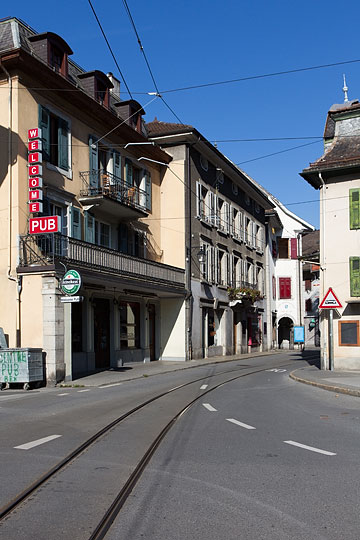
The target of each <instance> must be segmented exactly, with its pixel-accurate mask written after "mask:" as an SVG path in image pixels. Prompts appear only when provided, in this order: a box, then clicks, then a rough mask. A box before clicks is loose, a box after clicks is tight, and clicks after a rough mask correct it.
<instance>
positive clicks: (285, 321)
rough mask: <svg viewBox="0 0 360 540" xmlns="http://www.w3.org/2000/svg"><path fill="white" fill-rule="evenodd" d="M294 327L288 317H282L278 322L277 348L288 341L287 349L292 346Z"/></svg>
mask: <svg viewBox="0 0 360 540" xmlns="http://www.w3.org/2000/svg"><path fill="white" fill-rule="evenodd" d="M293 326H294V323H293V321H292V320H291V319H290V318H289V317H282V318H281V319H280V321H279V328H278V339H279V347H280V348H281V344H282V342H283V341H288V343H289V347H291V345H292V332H291V330H292V328H293Z"/></svg>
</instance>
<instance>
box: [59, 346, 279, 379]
mask: <svg viewBox="0 0 360 540" xmlns="http://www.w3.org/2000/svg"><path fill="white" fill-rule="evenodd" d="M277 353H279V351H267V352H263V353H252V354H242V355H238V354H237V355H229V356H214V357H212V358H202V359H201V360H191V361H190V362H164V361H162V360H157V361H156V362H146V363H143V362H133V363H128V364H125V365H124V366H123V367H121V368H117V369H115V368H110V369H107V370H104V371H98V372H97V373H93V374H91V375H86V376H85V377H79V378H76V379H74V380H73V381H69V382H62V383H59V384H58V385H57V386H61V387H66V386H90V387H91V386H92V387H94V386H108V385H110V384H119V383H122V382H125V381H131V380H134V379H140V378H142V377H151V376H153V375H159V374H160V373H170V372H172V371H179V370H183V369H190V368H195V367H199V366H209V365H212V364H222V363H224V362H233V361H234V360H246V359H247V358H255V357H258V356H268V355H270V354H277Z"/></svg>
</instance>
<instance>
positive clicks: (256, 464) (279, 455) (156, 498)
mask: <svg viewBox="0 0 360 540" xmlns="http://www.w3.org/2000/svg"><path fill="white" fill-rule="evenodd" d="M359 405H360V403H359V400H358V398H355V397H348V396H337V395H336V394H334V393H330V392H329V393H328V392H324V391H322V390H319V389H315V388H310V387H307V386H305V385H301V384H299V383H296V382H294V381H292V380H290V379H289V378H288V372H280V373H279V372H265V373H261V374H257V375H252V376H251V377H247V378H245V379H239V380H237V381H236V382H233V383H230V384H227V385H225V386H223V387H221V388H219V389H218V390H216V391H215V392H213V393H211V394H209V395H208V396H206V398H205V399H204V400H203V401H202V402H199V403H198V404H196V405H194V406H193V407H192V408H191V409H190V410H189V411H188V412H187V414H185V415H184V416H183V417H182V418H181V420H180V421H179V422H178V424H177V425H176V426H175V428H174V429H173V430H172V431H171V432H170V434H169V435H168V436H167V438H166V440H165V441H164V443H162V445H161V447H160V448H159V450H158V452H157V453H156V455H155V456H154V457H153V458H152V461H151V463H150V465H149V467H148V468H147V470H146V471H145V473H144V475H143V477H142V479H141V480H140V482H139V483H138V485H137V487H136V488H135V490H134V491H133V493H132V496H131V497H130V498H129V499H128V501H127V503H126V505H125V507H124V508H123V509H122V512H121V514H120V516H119V518H118V519H117V521H116V522H115V524H114V526H113V528H112V530H111V532H110V533H109V534H108V536H107V538H109V540H115V539H117V540H120V539H124V540H125V539H131V540H135V539H136V540H137V539H139V540H140V539H144V538H146V539H153V540H155V539H156V540H165V539H166V540H169V539H171V540H177V539H182V540H184V539H196V540H202V539H204V540H205V539H206V540H211V539H214V540H219V539H224V540H225V539H226V540H230V539H231V540H232V539H234V540H235V539H241V540H254V539H256V540H260V539H261V540H265V539H266V540H270V539H271V540H274V539H276V540H289V539H290V538H291V539H292V540H295V539H296V540H300V539H301V540H309V539H311V540H320V539H321V540H324V539H327V540H330V539H331V540H339V539H343V538H346V539H347V540H358V538H359V530H360V517H359V505H358V494H359V481H360V474H359V465H358V452H359V435H360V422H359V416H360V414H359V413H360V409H359ZM301 445H302V446H301Z"/></svg>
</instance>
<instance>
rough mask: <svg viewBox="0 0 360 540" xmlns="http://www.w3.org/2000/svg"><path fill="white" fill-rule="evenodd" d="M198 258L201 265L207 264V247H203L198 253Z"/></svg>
mask: <svg viewBox="0 0 360 540" xmlns="http://www.w3.org/2000/svg"><path fill="white" fill-rule="evenodd" d="M197 258H198V260H199V263H200V264H205V263H206V248H205V246H201V247H200V249H199V251H198V253H197Z"/></svg>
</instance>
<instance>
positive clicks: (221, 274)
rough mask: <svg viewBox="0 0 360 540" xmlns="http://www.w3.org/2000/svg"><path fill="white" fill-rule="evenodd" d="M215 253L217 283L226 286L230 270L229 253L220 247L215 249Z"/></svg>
mask: <svg viewBox="0 0 360 540" xmlns="http://www.w3.org/2000/svg"><path fill="white" fill-rule="evenodd" d="M217 254H218V256H217V269H218V270H217V275H218V279H217V281H218V284H219V285H224V286H227V285H228V282H229V272H230V265H229V254H228V253H226V251H224V250H222V249H220V248H218V249H217Z"/></svg>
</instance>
